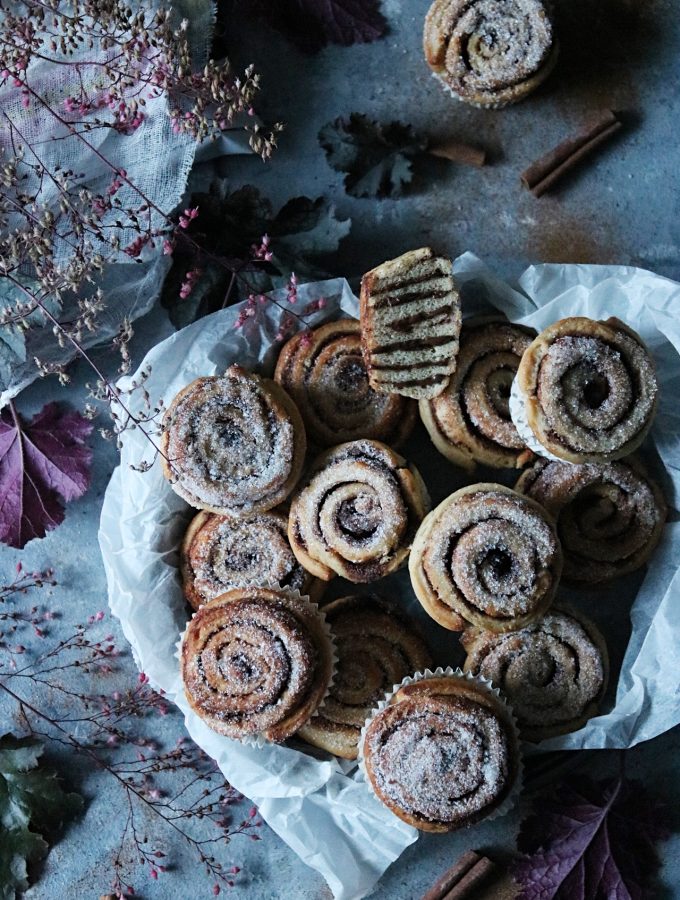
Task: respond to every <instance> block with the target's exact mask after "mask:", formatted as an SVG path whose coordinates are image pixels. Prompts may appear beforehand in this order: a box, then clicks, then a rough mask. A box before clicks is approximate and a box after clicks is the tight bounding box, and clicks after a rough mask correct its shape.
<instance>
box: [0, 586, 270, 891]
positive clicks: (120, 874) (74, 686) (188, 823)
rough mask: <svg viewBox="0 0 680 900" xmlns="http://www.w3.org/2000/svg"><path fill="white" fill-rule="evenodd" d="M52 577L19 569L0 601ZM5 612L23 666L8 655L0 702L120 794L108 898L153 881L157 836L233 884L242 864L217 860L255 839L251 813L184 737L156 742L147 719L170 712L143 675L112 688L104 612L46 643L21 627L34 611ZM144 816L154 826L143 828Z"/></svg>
mask: <svg viewBox="0 0 680 900" xmlns="http://www.w3.org/2000/svg"><path fill="white" fill-rule="evenodd" d="M55 583H56V582H55V580H54V576H53V574H52V573H51V572H47V573H34V574H32V575H24V573H23V572H22V571H18V572H17V577H16V578H15V579H14V580H12V581H11V582H9V583H8V584H7V585H5V586H4V587H0V602H2V601H8V600H10V599H11V598H22V597H24V596H26V595H28V594H29V593H30V592H31V591H33V590H37V589H39V588H41V587H43V588H44V587H45V586H50V587H51V586H52V585H53V584H55ZM12 612H13V613H14V614H15V617H14V618H13V619H12V620H11V621H12V622H13V623H14V624H15V625H16V627H17V628H25V629H27V637H26V638H25V644H24V645H23V646H22V650H21V662H20V663H19V662H18V657H17V656H14V657H12V658H11V659H10V662H9V664H8V665H6V666H5V667H4V668H0V700H4V701H5V702H6V703H7V702H8V703H9V704H10V705H11V707H12V709H13V715H14V717H15V718H16V719H18V721H19V722H21V723H22V725H23V728H24V730H25V732H26V733H27V734H29V735H31V736H33V737H36V738H39V739H40V740H42V741H44V742H45V743H47V744H48V745H51V746H52V747H53V748H55V749H56V748H60V749H61V750H63V751H65V752H67V753H76V754H77V755H78V756H79V757H80V759H81V761H83V762H84V763H85V764H86V769H87V768H89V769H91V771H93V772H101V773H104V774H106V776H107V777H108V778H110V779H111V780H112V781H113V782H114V783H115V784H116V785H117V786H118V787H119V789H120V790H121V791H122V794H123V797H124V805H125V810H126V813H125V819H124V821H123V822H122V828H121V834H120V839H119V841H118V845H117V848H116V850H115V852H114V855H113V858H112V861H111V871H110V877H111V886H110V888H109V889H110V890H111V892H112V894H113V896H115V897H120V898H123V897H127V896H133V895H134V893H135V889H134V886H133V882H135V881H137V880H138V879H139V878H140V877H141V875H142V873H144V874H145V875H146V877H150V878H152V879H156V878H158V877H159V876H161V875H163V874H164V873H165V872H166V871H167V870H168V868H169V863H168V860H167V858H166V852H167V847H166V845H165V842H164V832H165V836H167V834H169V833H172V834H173V835H175V836H176V837H179V838H181V839H182V841H183V842H184V843H185V844H186V845H187V846H188V847H189V848H190V849H191V850H192V851H193V852H194V854H195V857H196V859H197V862H198V864H199V865H200V866H201V868H202V869H203V870H204V871H205V873H206V875H207V876H208V878H209V883H210V884H211V885H212V890H213V893H214V894H219V893H220V891H221V890H222V888H228V887H232V886H233V885H234V883H235V881H236V878H237V876H238V874H239V872H240V871H241V870H240V867H239V866H237V865H234V863H233V861H232V860H231V859H229V858H227V859H225V858H224V848H225V846H226V845H227V844H228V843H229V842H230V841H231V839H232V838H234V837H235V836H237V835H242V836H245V837H249V838H250V839H251V840H259V834H258V831H259V829H260V828H261V826H262V821H261V819H260V818H259V816H258V815H257V810H256V809H255V808H250V809H249V811H247V812H245V813H244V812H243V809H242V802H243V798H242V797H241V795H240V794H239V793H238V792H237V791H235V790H234V789H233V788H232V787H231V786H230V785H229V784H227V783H226V782H225V780H224V777H223V776H222V775H221V773H220V772H219V769H218V768H217V766H216V764H215V763H214V761H213V760H211V759H209V757H207V756H206V754H205V753H203V751H202V750H200V748H198V747H196V746H195V745H194V744H192V743H191V742H190V741H188V740H187V739H185V738H180V739H179V740H178V741H177V742H176V744H175V745H174V746H171V747H169V748H164V747H162V746H159V744H158V740H157V736H156V734H157V731H156V733H154V732H155V730H154V729H153V723H154V722H155V721H157V717H158V716H159V715H160V716H172V715H173V714H174V708H173V707H171V706H170V704H168V702H167V700H166V699H165V698H164V697H163V695H162V693H158V692H156V691H154V690H152V689H151V687H150V686H149V683H148V681H149V680H148V678H147V676H146V675H144V674H139V675H138V676H137V678H136V681H135V683H134V684H133V685H132V686H129V687H127V688H116V687H113V684H112V681H115V682H116V683H118V682H119V680H120V676H121V675H122V674H123V667H125V664H126V655H125V654H124V653H123V652H122V651H121V650H120V649H119V648H118V646H117V645H116V641H115V639H114V636H113V635H111V634H106V633H105V630H104V629H105V625H106V622H105V620H106V616H105V614H104V613H103V612H98V613H95V614H94V615H92V616H90V617H89V619H88V621H87V622H86V623H84V624H80V625H77V626H75V627H74V628H73V631H72V632H71V634H70V635H69V636H68V637H67V638H65V639H62V640H59V641H56V642H54V643H52V644H50V642H49V641H48V640H46V635H45V633H44V631H43V630H42V629H41V632H42V633H40V634H38V632H33V633H31V632H30V631H28V629H30V628H31V626H32V624H33V622H32V620H33V618H34V617H36V616H38V614H39V613H38V607H36V606H35V605H33V606H32V607H31V608H30V609H23V608H21V607H19V606H18V605H17V606H16V608H14V609H13V610H12ZM84 683H86V684H87V686H88V687H89V690H83V684H84ZM112 688H113V689H112ZM149 821H151V822H155V823H156V824H157V825H158V828H159V830H158V831H156V829H155V828H154V829H153V833H148V831H149V825H148V823H149Z"/></svg>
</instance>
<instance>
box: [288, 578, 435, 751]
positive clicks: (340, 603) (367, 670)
mask: <svg viewBox="0 0 680 900" xmlns="http://www.w3.org/2000/svg"><path fill="white" fill-rule="evenodd" d="M323 612H324V615H325V616H326V621H327V622H328V624H329V626H330V628H331V631H332V634H333V639H334V642H335V647H336V652H337V656H338V665H337V672H336V675H335V678H334V681H333V685H332V687H331V690H330V692H329V695H328V697H327V698H326V701H325V703H324V705H323V708H322V709H321V710H319V713H318V715H316V716H314V718H313V719H311V720H310V722H308V723H307V725H305V726H304V727H303V728H301V729H300V731H299V732H298V736H299V737H301V738H303V739H304V740H305V741H307V742H308V743H310V744H313V745H314V746H315V747H320V748H321V749H322V750H328V751H329V752H330V753H334V754H335V755H336V756H341V757H343V758H344V759H356V757H357V745H358V743H359V736H360V733H361V728H362V727H363V725H364V723H365V721H366V719H367V718H368V716H369V714H370V712H371V710H372V709H374V708H375V706H376V705H377V703H378V701H379V700H382V698H383V697H384V696H385V694H386V693H388V692H389V691H391V690H392V688H393V687H394V685H395V684H399V682H400V681H402V679H403V678H405V677H406V676H407V675H410V674H412V673H413V672H420V671H423V670H424V669H426V668H428V667H429V666H430V665H431V662H432V660H431V657H430V654H429V651H428V649H427V647H426V645H425V642H424V641H423V639H422V638H421V637H420V635H419V633H418V631H417V629H416V628H415V625H414V623H413V622H412V621H411V620H410V619H409V618H408V617H407V616H405V615H404V613H403V612H402V611H401V610H400V609H398V608H397V607H396V606H395V605H394V604H391V603H387V602H386V601H385V600H383V599H382V598H381V597H377V596H375V595H372V594H369V595H364V596H356V595H354V596H350V597H341V598H340V599H339V600H334V601H333V602H331V603H328V604H326V606H324V609H323Z"/></svg>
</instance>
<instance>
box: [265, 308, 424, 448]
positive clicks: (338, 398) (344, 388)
mask: <svg viewBox="0 0 680 900" xmlns="http://www.w3.org/2000/svg"><path fill="white" fill-rule="evenodd" d="M274 378H275V380H276V381H277V383H278V384H280V385H281V387H283V388H285V390H286V391H287V392H288V394H290V396H291V397H292V398H293V400H294V401H295V403H296V404H297V407H298V409H299V410H300V415H301V416H302V418H303V420H304V423H305V429H306V431H307V437H308V438H309V440H310V442H313V443H315V444H317V445H318V446H319V447H330V446H333V445H335V444H341V443H345V442H346V441H354V440H357V439H359V438H373V439H375V440H378V441H384V442H385V443H386V444H389V445H390V446H391V447H398V446H399V445H400V444H401V443H402V442H403V441H405V440H406V438H407V437H408V436H409V434H410V433H411V431H413V426H414V425H415V423H416V418H417V408H416V404H415V402H414V401H413V400H408V399H407V398H406V397H401V396H400V395H399V394H384V393H378V392H377V391H374V390H373V388H372V387H371V386H370V384H369V383H368V373H367V371H366V364H365V363H364V357H363V353H362V350H361V326H360V325H359V322H358V321H357V320H356V319H340V320H339V321H337V322H328V323H327V324H326V325H322V326H321V327H320V328H316V329H314V331H312V332H309V333H307V332H305V333H303V334H296V335H295V336H294V337H292V338H291V339H290V340H289V341H288V342H287V343H286V344H284V346H283V349H282V350H281V353H280V355H279V359H278V362H277V364H276V372H275V373H274Z"/></svg>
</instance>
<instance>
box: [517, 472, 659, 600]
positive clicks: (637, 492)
mask: <svg viewBox="0 0 680 900" xmlns="http://www.w3.org/2000/svg"><path fill="white" fill-rule="evenodd" d="M515 490H517V491H519V492H520V493H524V494H527V496H529V497H532V498H533V499H534V500H536V501H537V502H538V503H540V504H541V506H543V507H544V508H545V509H547V510H548V512H549V513H550V514H551V515H552V516H553V517H554V519H555V521H556V522H557V531H558V533H559V536H560V541H561V543H562V551H563V553H564V572H563V577H564V578H565V580H568V581H571V582H573V583H575V584H582V585H587V584H598V583H600V582H604V581H610V580H611V579H613V578H618V577H619V576H621V575H627V574H629V573H630V572H634V571H636V570H637V569H639V568H640V567H641V566H643V565H644V564H645V562H646V561H647V560H648V559H649V557H650V556H651V554H652V553H653V551H654V549H655V547H656V545H657V544H658V543H659V541H660V539H661V535H662V532H663V526H664V522H665V521H666V515H667V508H666V502H665V500H664V497H663V494H662V493H661V490H660V488H659V487H658V485H657V484H656V483H655V482H654V481H653V480H652V479H651V478H650V477H649V475H648V474H647V472H646V471H645V469H644V467H643V466H642V464H641V463H640V461H639V460H637V459H636V458H635V457H629V458H628V459H626V460H625V461H620V462H611V463H606V464H604V465H593V464H587V465H574V464H573V463H562V462H554V461H553V460H545V459H538V460H536V462H535V463H534V464H533V465H532V466H531V467H530V468H529V469H527V470H526V471H525V472H523V473H522V475H521V476H520V478H519V480H518V482H517V484H516V485H515Z"/></svg>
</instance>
